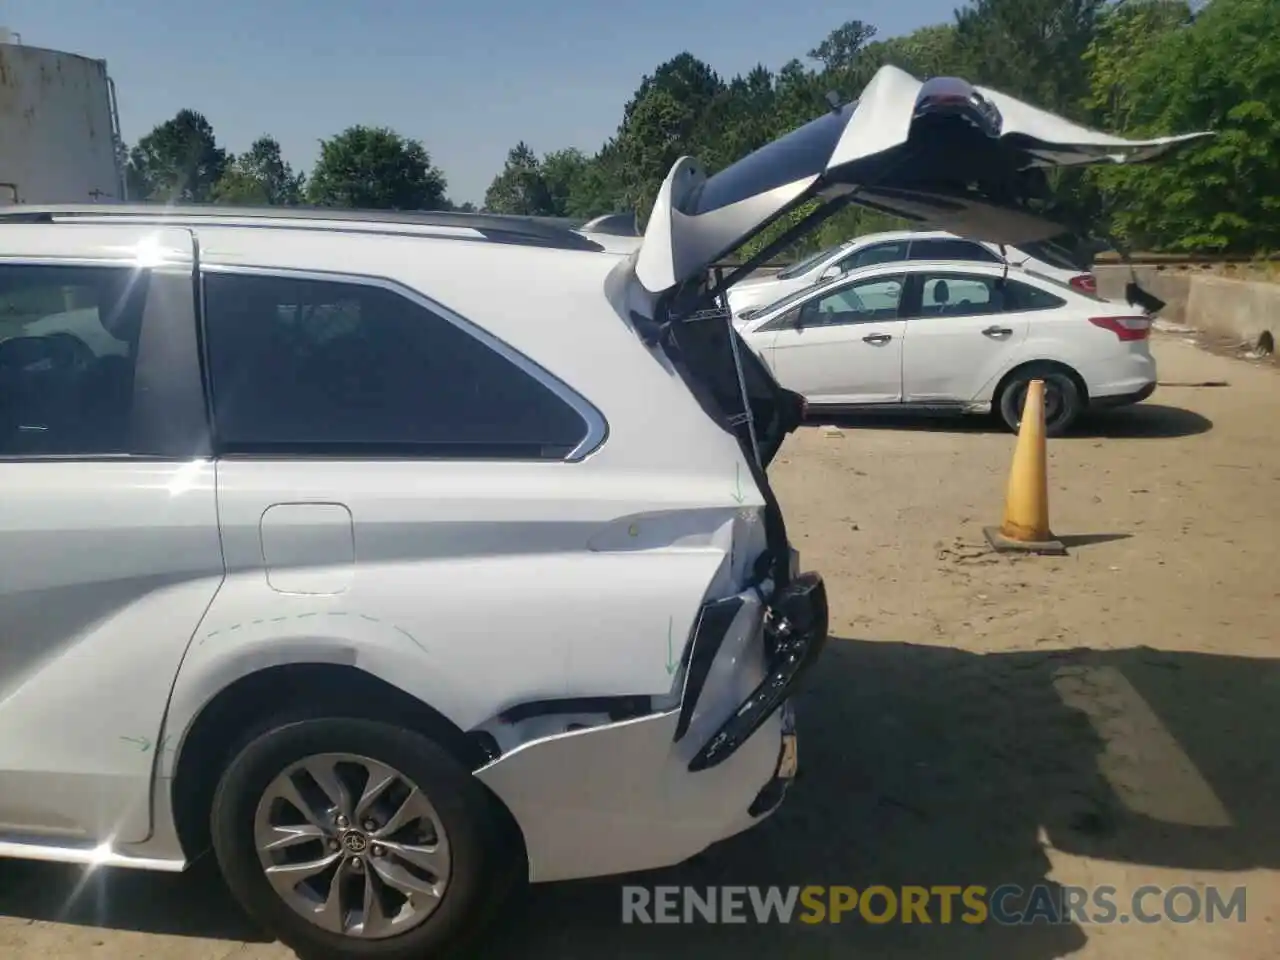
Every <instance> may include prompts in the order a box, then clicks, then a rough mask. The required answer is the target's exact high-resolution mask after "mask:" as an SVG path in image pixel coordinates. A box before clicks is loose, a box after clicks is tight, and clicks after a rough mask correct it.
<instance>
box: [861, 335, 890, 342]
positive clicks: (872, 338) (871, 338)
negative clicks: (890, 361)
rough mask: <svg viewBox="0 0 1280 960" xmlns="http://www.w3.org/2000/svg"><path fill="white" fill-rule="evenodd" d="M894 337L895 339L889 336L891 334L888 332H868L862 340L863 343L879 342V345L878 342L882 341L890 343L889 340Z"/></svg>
mask: <svg viewBox="0 0 1280 960" xmlns="http://www.w3.org/2000/svg"><path fill="white" fill-rule="evenodd" d="M892 339H893V337H891V336H889V334H887V333H869V334H867V335H866V336H865V337H863V338H862V342H863V343H874V344H877V345H878V344H881V343H888V342H889V341H890V340H892Z"/></svg>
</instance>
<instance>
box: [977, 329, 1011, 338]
mask: <svg viewBox="0 0 1280 960" xmlns="http://www.w3.org/2000/svg"><path fill="white" fill-rule="evenodd" d="M982 335H983V336H984V337H991V338H992V339H999V338H1000V337H1011V336H1013V331H1012V330H1010V329H1009V328H1008V327H987V329H985V330H983V331H982Z"/></svg>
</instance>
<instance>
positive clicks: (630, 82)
mask: <svg viewBox="0 0 1280 960" xmlns="http://www.w3.org/2000/svg"><path fill="white" fill-rule="evenodd" d="M960 2H961V0H860V2H857V3H837V2H832V0H785V2H767V0H766V2H761V0H645V2H642V3H631V4H624V3H619V2H616V0H464V2H458V0H416V2H415V0H205V2H201V3H196V2H193V0H0V26H5V27H8V28H9V29H10V30H13V31H15V32H17V33H20V34H21V35H22V42H23V43H26V44H29V45H32V46H40V47H50V48H53V49H56V50H65V51H69V52H72V53H79V54H83V55H85V56H91V57H95V58H98V59H104V60H106V61H107V66H108V70H109V72H110V73H111V76H112V77H113V78H114V79H115V81H116V86H117V88H118V91H119V98H120V120H121V125H122V127H123V132H124V137H125V140H126V142H128V143H131V144H132V143H133V142H135V141H136V140H137V139H138V138H139V137H141V136H143V135H144V134H146V133H147V132H148V131H149V130H150V129H151V128H152V127H153V126H155V124H157V123H159V122H162V121H164V120H166V119H168V118H169V117H171V116H173V114H174V113H176V112H177V111H178V110H180V109H182V108H184V107H190V108H192V109H195V110H198V111H200V112H201V113H203V114H204V115H205V116H206V117H208V119H209V122H210V123H212V124H213V127H214V130H215V132H216V133H217V136H218V139H219V142H220V143H221V144H222V145H223V146H224V147H226V148H228V149H229V150H231V151H233V152H235V151H239V150H243V149H245V148H246V147H247V146H248V145H249V144H250V143H251V142H252V141H253V140H254V138H255V137H257V136H259V135H261V134H263V133H270V134H272V135H273V136H275V137H276V139H277V140H279V141H280V144H281V147H282V148H283V151H284V155H285V159H286V160H288V161H289V162H290V163H292V164H293V165H294V167H295V168H300V169H303V170H309V169H310V167H311V165H312V163H314V161H315V158H316V154H317V152H318V141H319V139H320V138H322V137H328V136H332V135H333V134H335V133H337V132H339V131H340V130H342V129H343V128H344V127H347V126H349V125H351V124H353V123H364V124H371V125H386V126H390V127H392V128H394V129H395V130H397V131H398V132H400V133H402V134H404V135H405V136H409V137H414V138H416V139H419V140H421V141H422V142H423V143H424V145H425V146H426V148H427V150H428V151H429V152H430V153H431V157H432V160H433V161H434V162H435V163H436V165H437V166H439V167H440V168H441V169H443V170H444V172H445V175H446V176H447V178H448V181H449V195H450V196H451V197H452V198H453V199H454V200H456V201H458V202H462V201H464V200H471V201H473V202H478V201H479V200H480V199H481V198H482V197H483V195H484V190H485V187H487V186H488V184H489V181H490V180H491V179H492V178H493V176H494V174H496V173H497V172H498V170H499V169H500V168H501V166H502V161H503V159H504V158H505V157H506V153H507V150H508V149H509V148H510V147H512V146H514V145H515V143H516V142H517V141H519V140H522V139H523V140H525V141H526V142H528V143H529V144H530V146H532V147H533V148H534V150H536V151H538V152H539V153H543V152H546V151H548V150H555V149H559V148H561V147H567V146H576V147H580V148H582V149H583V150H586V151H588V152H594V151H595V150H596V149H597V148H598V147H599V146H600V144H601V143H602V142H603V141H604V140H605V138H606V137H608V136H610V135H611V134H612V133H613V131H614V129H615V128H616V127H617V124H618V121H619V120H620V119H621V116H622V105H623V103H625V102H626V100H627V99H628V98H629V97H630V95H631V93H632V92H633V91H634V90H635V88H636V84H637V83H638V82H639V80H640V77H641V76H642V75H643V74H645V73H649V72H651V71H652V70H653V69H654V67H656V66H657V65H658V64H659V63H661V62H662V61H664V60H666V59H669V58H670V57H672V56H675V55H676V54H678V53H680V52H681V51H682V50H686V49H687V50H689V51H690V52H691V53H693V54H694V55H696V56H698V57H701V58H702V59H703V60H706V61H707V62H708V63H710V64H711V65H712V67H714V68H715V69H716V70H717V71H719V72H720V73H721V74H722V75H725V76H732V75H733V74H735V73H738V72H741V71H745V70H748V69H750V68H751V67H752V66H754V65H755V64H757V63H763V64H765V65H766V66H769V67H772V68H776V67H779V66H781V65H782V64H783V63H785V62H786V61H787V60H789V59H791V58H792V57H802V56H803V55H804V53H805V51H807V50H810V49H812V48H813V47H814V46H816V45H817V44H818V42H819V41H821V40H822V38H823V37H825V36H826V34H827V33H828V32H830V31H831V30H832V29H833V28H835V27H837V26H839V25H840V24H841V23H843V22H844V21H846V20H850V19H853V18H857V19H860V20H864V21H866V22H868V23H872V24H874V25H875V26H876V27H877V28H878V29H879V31H880V35H881V36H892V35H895V34H900V33H906V32H908V31H910V30H913V29H915V28H916V27H919V26H923V25H925V24H929V23H938V22H941V21H944V20H950V19H951V16H952V10H953V8H954V7H955V6H956V5H957V4H958V3H960Z"/></svg>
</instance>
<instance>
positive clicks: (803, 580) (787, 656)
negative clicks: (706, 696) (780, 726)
mask: <svg viewBox="0 0 1280 960" xmlns="http://www.w3.org/2000/svg"><path fill="white" fill-rule="evenodd" d="M742 606H743V600H742V597H741V596H737V597H730V598H728V599H727V600H721V601H718V602H716V603H712V604H708V605H707V606H706V607H704V608H703V614H702V617H701V618H700V619H699V621H698V626H697V627H696V628H695V630H694V635H693V642H692V643H691V644H690V646H689V657H688V667H687V670H686V673H685V686H684V695H683V696H682V698H681V705H680V720H679V722H678V724H677V726H676V740H677V741H679V740H680V739H681V738H683V737H684V736H685V735H686V733H687V732H688V730H689V728H690V725H691V722H692V719H693V717H694V716H695V715H696V714H697V712H698V704H699V701H700V699H701V697H702V695H703V693H704V692H705V683H706V679H707V676H708V673H709V671H710V668H711V665H712V664H713V663H714V662H715V660H716V657H717V655H718V654H719V653H720V649H721V646H722V645H723V643H724V640H725V637H726V635H727V632H728V627H729V626H730V625H731V623H732V621H733V620H734V619H735V618H736V616H737V614H738V612H739V611H740V610H741V608H742ZM827 620H828V614H827V589H826V585H825V584H824V583H823V581H822V578H821V577H820V576H819V575H818V574H816V573H806V574H801V575H800V576H799V577H796V578H795V579H794V580H793V581H792V583H791V585H790V586H788V587H787V588H786V589H784V590H782V591H779V593H778V595H777V596H776V597H774V598H772V602H771V603H770V605H769V608H768V610H767V614H766V616H765V618H764V619H763V622H762V624H761V627H762V632H763V640H764V647H765V658H766V659H765V663H766V673H765V676H764V678H763V679H762V680H761V681H760V682H759V684H758V685H757V686H756V688H755V689H754V690H752V691H751V693H750V695H749V696H747V697H746V699H744V700H743V701H742V702H741V703H739V704H738V705H737V707H736V708H735V709H734V711H733V712H732V714H731V715H730V716H729V717H728V719H726V720H725V721H724V722H723V723H721V724H720V726H719V727H718V728H717V729H716V730H715V732H714V733H713V734H712V735H711V736H710V737H708V738H707V739H706V741H705V742H704V743H703V744H702V746H701V747H700V748H699V750H698V752H697V753H696V754H695V755H694V757H693V759H692V760H691V761H690V762H689V769H690V770H691V771H698V770H707V769H709V768H711V767H714V766H717V765H719V764H721V763H723V762H724V761H725V760H727V759H728V758H729V757H731V756H733V754H734V753H735V752H736V751H737V750H738V749H740V748H741V747H742V745H743V744H744V743H745V742H746V741H747V740H748V739H749V738H750V737H751V735H752V734H754V733H755V732H756V731H757V730H758V729H760V726H761V725H762V724H763V723H764V721H765V720H767V719H768V718H769V717H770V716H772V715H773V713H774V711H775V710H777V709H778V707H780V706H781V705H782V704H783V702H784V701H785V700H786V699H787V698H788V696H790V694H791V691H792V690H793V689H794V688H795V684H796V681H797V680H799V679H800V677H801V676H802V675H803V674H804V672H805V671H806V670H808V669H809V667H810V666H811V665H812V664H813V662H814V661H815V660H817V658H818V655H819V654H820V653H821V652H822V648H823V646H824V645H825V644H826V641H827Z"/></svg>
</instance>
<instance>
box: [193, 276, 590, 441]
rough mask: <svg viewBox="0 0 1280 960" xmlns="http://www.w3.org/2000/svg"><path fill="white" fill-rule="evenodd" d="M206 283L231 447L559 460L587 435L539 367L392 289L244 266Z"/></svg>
mask: <svg viewBox="0 0 1280 960" xmlns="http://www.w3.org/2000/svg"><path fill="white" fill-rule="evenodd" d="M204 286H205V315H206V327H207V340H208V351H209V366H210V376H211V379H212V387H213V402H214V418H215V427H216V430H217V434H218V441H219V445H220V448H221V449H222V450H223V451H224V452H227V453H246V454H262V455H276V454H279V455H289V454H301V455H307V454H314V455H333V456H356V457H358V456H425V457H450V458H464V459H465V458H477V459H482V458H500V459H557V460H558V459H563V458H564V457H566V456H567V455H568V454H569V453H571V452H572V451H573V450H574V449H575V448H576V447H577V446H578V445H579V444H580V443H581V442H582V440H583V439H584V438H585V437H586V435H587V432H588V426H587V423H586V421H585V420H584V419H583V417H582V415H580V414H579V413H578V411H577V410H575V409H574V407H573V406H571V405H570V404H569V402H567V401H566V400H565V399H562V398H561V397H560V396H559V395H557V393H556V392H555V391H554V390H553V389H552V388H551V387H550V386H549V385H548V384H547V383H544V382H543V381H542V379H540V378H539V376H537V375H535V374H533V373H530V372H526V371H525V370H524V369H522V368H521V367H520V366H518V365H517V364H516V363H515V362H513V361H512V360H509V359H508V358H507V357H505V356H503V355H502V354H501V353H499V352H498V351H497V350H495V349H494V348H493V347H491V346H489V345H488V344H487V343H485V342H483V341H482V340H481V339H479V338H478V337H476V336H474V335H472V334H471V333H470V332H468V331H466V330H464V329H462V328H461V327H460V326H458V325H457V324H454V323H452V322H450V321H449V320H447V319H445V318H444V317H442V316H439V315H438V314H436V313H435V312H433V311H431V310H429V309H427V308H426V307H424V306H422V305H420V304H418V303H416V302H414V301H412V300H410V299H408V298H407V297H405V296H402V295H401V294H399V293H396V292H394V291H392V290H389V289H386V288H384V287H380V286H372V285H366V284H360V283H343V282H335V281H327V280H313V279H309V278H305V279H304V278H297V277H288V276H258V275H242V274H234V273H225V274H224V273H209V274H207V275H206V276H205V280H204Z"/></svg>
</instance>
